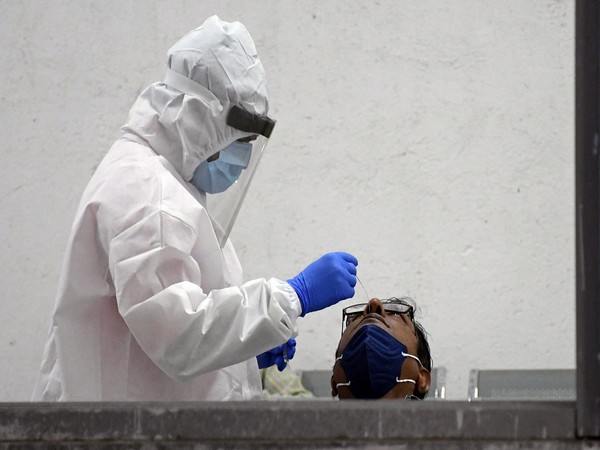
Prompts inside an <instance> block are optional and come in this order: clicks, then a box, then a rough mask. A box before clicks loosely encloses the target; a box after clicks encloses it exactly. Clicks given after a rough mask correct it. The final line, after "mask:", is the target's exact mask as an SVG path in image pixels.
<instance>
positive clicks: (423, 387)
mask: <svg viewBox="0 0 600 450" xmlns="http://www.w3.org/2000/svg"><path fill="white" fill-rule="evenodd" d="M430 386H431V374H430V373H429V370H427V369H426V368H425V367H423V368H422V369H421V372H419V378H417V391H418V392H419V393H420V394H427V393H428V392H429V387H430Z"/></svg>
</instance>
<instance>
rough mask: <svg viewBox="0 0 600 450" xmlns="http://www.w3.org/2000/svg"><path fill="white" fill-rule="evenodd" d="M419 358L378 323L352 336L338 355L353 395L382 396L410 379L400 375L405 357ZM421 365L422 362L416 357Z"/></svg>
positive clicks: (365, 327)
mask: <svg viewBox="0 0 600 450" xmlns="http://www.w3.org/2000/svg"><path fill="white" fill-rule="evenodd" d="M407 357H408V358H413V359H416V360H417V361H419V359H418V358H417V357H416V356H413V355H410V354H409V353H408V350H407V348H406V346H405V345H404V344H403V343H402V342H400V341H399V340H398V339H396V338H395V337H394V336H392V335H391V334H389V333H388V332H387V331H385V330H383V329H382V328H380V327H378V326H377V325H365V326H364V327H362V328H361V329H359V330H358V331H357V332H356V334H355V335H354V336H353V337H352V339H351V340H350V342H348V345H346V348H344V351H343V353H342V356H340V357H339V358H338V359H339V360H340V364H341V365H342V369H344V373H345V374H346V377H347V379H348V383H340V385H345V386H348V387H349V389H350V391H351V392H352V395H354V396H355V397H356V398H381V397H383V396H384V395H385V394H386V393H387V392H389V391H390V390H391V389H393V388H394V386H396V384H397V383H413V384H416V381H415V380H411V379H400V371H401V369H402V364H403V363H404V361H405V359H406V358H407ZM419 365H420V367H421V362H420V361H419Z"/></svg>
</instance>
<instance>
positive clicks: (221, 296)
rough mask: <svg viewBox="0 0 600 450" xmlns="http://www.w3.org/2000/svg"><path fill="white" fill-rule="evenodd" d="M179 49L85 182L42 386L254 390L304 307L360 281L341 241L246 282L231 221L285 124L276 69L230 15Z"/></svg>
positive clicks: (128, 392) (343, 293)
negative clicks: (278, 108) (269, 69)
mask: <svg viewBox="0 0 600 450" xmlns="http://www.w3.org/2000/svg"><path fill="white" fill-rule="evenodd" d="M167 56H168V58H167V66H168V69H167V73H166V77H165V79H164V81H163V82H157V83H154V84H151V85H150V86H148V87H147V88H146V89H145V90H144V91H143V92H142V93H141V95H140V96H139V98H138V99H137V101H136V102H135V104H134V105H133V107H132V109H131V111H130V114H129V119H128V122H127V123H126V125H125V126H124V127H123V133H122V135H121V137H120V138H119V139H118V140H117V141H116V142H115V144H114V145H113V146H112V147H111V149H110V150H109V152H108V153H107V155H106V156H105V157H104V159H103V161H102V162H101V164H100V165H99V166H98V168H97V170H96V172H95V173H94V175H93V176H92V178H91V180H90V182H89V184H88V186H87V187H86V189H85V191H84V193H83V196H82V199H81V202H80V205H79V207H78V210H77V213H76V217H75V221H74V224H73V228H72V232H71V237H70V240H69V243H68V246H67V250H66V257H65V262H64V266H63V270H62V275H61V280H60V283H59V288H58V296H57V301H56V305H55V309H54V314H53V317H52V323H51V326H50V331H49V337H48V341H47V343H46V347H45V350H44V356H43V361H42V366H41V371H40V375H39V378H38V381H37V384H36V387H35V389H34V393H33V397H32V399H33V400H36V401H53V400H58V401H79V400H86V401H90V400H91V401H93V400H102V401H105V400H142V401H147V400H152V401H157V400H158V401H159V400H169V401H178V400H236V399H237V400H240V399H250V398H254V397H257V396H260V392H261V379H260V374H259V368H263V367H268V366H271V365H273V364H277V366H278V367H279V368H280V369H281V370H282V369H283V368H284V367H285V364H286V362H287V359H288V358H291V357H292V356H293V353H294V351H295V342H294V337H295V336H296V334H297V326H296V322H297V319H298V317H299V316H304V315H306V314H307V313H310V312H312V311H317V310H320V309H323V308H326V307H328V306H330V305H332V304H335V303H337V302H339V301H340V300H343V299H346V298H350V297H352V296H353V295H354V286H355V284H356V266H357V264H358V263H357V261H356V259H355V258H354V257H353V256H352V255H350V254H348V253H342V252H339V253H328V254H326V255H324V256H322V257H321V258H319V259H317V260H316V261H315V262H313V263H312V264H310V265H309V266H308V267H306V269H304V270H303V271H302V272H300V273H299V274H298V275H297V276H296V277H294V278H292V279H290V280H287V281H283V280H279V279H275V278H271V279H269V280H266V279H256V280H252V281H248V282H246V283H244V282H243V280H242V268H241V267H240V263H239V261H238V258H237V256H236V253H235V251H234V249H233V247H232V245H231V242H230V241H229V240H228V235H229V231H230V230H231V226H232V224H233V221H234V220H235V216H236V215H237V211H238V209H239V206H240V204H241V202H242V200H243V197H244V194H245V192H246V189H247V187H248V183H249V182H250V180H251V179H252V175H253V173H254V170H255V169H256V165H257V163H258V160H259V159H260V156H261V154H262V151H263V149H264V145H265V143H266V140H267V138H268V137H269V136H270V134H271V131H272V130H273V127H274V125H275V122H274V121H273V120H271V119H270V118H269V117H268V116H267V110H268V96H267V89H266V84H265V78H264V70H263V67H262V65H261V63H260V60H259V59H258V56H257V54H256V50H255V47H254V43H253V41H252V38H251V37H250V35H249V34H248V32H247V31H246V29H245V27H244V26H243V25H242V24H240V23H238V22H233V23H227V22H223V21H221V20H220V19H219V18H218V17H216V16H213V17H211V18H209V19H208V20H207V21H206V22H205V23H204V24H203V25H202V26H200V27H199V28H197V29H195V30H193V31H191V32H190V33H189V34H187V35H186V36H184V37H183V38H182V39H181V40H180V41H178V42H177V43H176V44H175V45H174V46H173V47H172V48H171V49H170V50H169V51H168V55H167Z"/></svg>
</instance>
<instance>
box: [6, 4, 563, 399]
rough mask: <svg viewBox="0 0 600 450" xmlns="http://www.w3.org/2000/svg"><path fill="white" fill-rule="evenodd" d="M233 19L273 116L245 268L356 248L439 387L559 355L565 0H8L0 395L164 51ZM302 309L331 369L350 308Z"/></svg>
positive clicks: (245, 234) (27, 349)
mask: <svg viewBox="0 0 600 450" xmlns="http://www.w3.org/2000/svg"><path fill="white" fill-rule="evenodd" d="M215 13H216V14H218V15H219V16H221V18H223V19H225V20H230V21H232V20H240V21H242V22H243V23H244V24H245V25H246V26H247V28H248V29H249V31H250V33H251V34H252V35H253V37H254V39H255V42H256V46H257V48H258V51H259V55H261V59H262V60H263V64H264V66H265V68H266V70H267V74H268V79H269V88H270V93H271V100H272V101H271V104H272V110H271V114H272V116H273V117H275V118H277V120H278V123H277V127H276V130H275V133H274V135H273V138H272V140H271V143H270V144H269V148H268V151H267V154H266V155H265V158H264V159H263V162H262V167H261V168H260V169H259V173H258V174H257V176H256V179H255V184H254V185H253V187H252V189H251V191H250V193H249V195H248V198H247V201H246V204H245V205H244V207H243V209H242V212H241V214H240V216H239V219H238V222H237V224H236V227H235V228H234V233H233V236H232V238H233V240H234V243H235V244H236V247H237V249H238V252H239V255H240V258H241V260H242V263H243V265H244V267H245V270H246V276H247V278H249V279H250V278H253V277H269V276H276V277H280V278H284V279H285V278H287V277H290V276H293V275H295V274H296V273H297V272H298V271H299V270H301V269H302V268H303V267H304V266H306V265H307V264H308V263H310V262H311V261H312V260H314V259H315V258H317V257H318V256H320V255H321V254H322V253H324V252H327V251H332V250H344V251H349V252H352V253H354V254H355V255H356V256H357V257H358V259H359V264H360V265H359V276H360V278H361V279H362V281H363V282H364V284H365V286H366V288H367V290H368V295H369V296H370V297H374V296H377V297H386V296H402V295H410V296H412V297H413V298H414V299H415V300H416V301H417V302H418V304H419V305H420V307H421V309H422V316H421V321H422V323H423V324H424V326H425V327H426V328H427V330H428V331H429V333H430V334H431V337H430V343H431V346H432V350H433V355H434V363H435V365H438V366H445V367H446V368H447V370H448V396H449V397H451V398H465V396H466V392H467V376H468V371H469V369H470V368H474V367H478V368H571V367H574V366H575V336H574V335H575V327H574V293H575V279H574V239H573V235H574V231H573V230H574V213H573V204H574V189H573V185H574V160H573V152H574V150H573V145H574V136H573V134H574V124H573V114H574V107H573V84H574V56H573V53H574V37H573V32H574V24H573V20H574V17H573V2H572V1H568V0H564V1H561V0H527V1H524V0H504V1H501V2H500V1H497V0H485V1H481V0H460V1H453V2H445V1H442V0H439V1H435V0H427V1H423V0H421V1H408V0H404V1H397V0H381V1H376V2H357V1H342V0H339V1H326V0H313V1H302V2H298V1H292V0H283V1H275V0H271V1H265V0H253V1H243V2H242V1H224V0H212V1H202V2H198V1H183V0H179V1H173V0H172V1H169V2H159V1H145V2H142V1H137V2H123V1H121V0H118V1H117V0H111V1H96V2H91V1H76V0H72V1H58V0H55V1H41V0H40V1H28V2H18V1H6V0H5V1H0V42H2V44H1V47H0V71H1V79H2V82H1V83H0V101H1V105H2V106H1V109H0V136H1V138H2V139H1V140H0V151H1V152H2V157H3V164H2V165H1V167H0V193H1V195H0V208H1V211H2V212H3V213H2V220H1V222H0V239H1V243H2V247H1V249H2V251H1V256H0V258H1V259H0V261H1V264H2V270H1V271H0V277H1V278H0V280H1V282H0V286H2V291H3V292H2V306H1V309H0V379H1V380H2V383H0V400H2V401H20V400H27V399H28V398H29V395H30V392H31V389H32V386H33V383H34V381H35V377H36V374H37V370H38V368H39V363H40V360H41V354H42V350H43V345H44V341H45V336H46V331H47V327H48V324H49V320H50V314H51V310H52V306H53V302H54V294H55V290H56V284H57V280H58V276H59V272H60V265H61V261H62V254H63V250H64V247H65V244H66V241H67V237H68V234H69V228H70V223H71V220H72V218H73V214H74V212H75V209H76V206H77V202H78V200H79V196H80V194H81V192H82V190H83V188H84V186H85V184H86V182H87V180H88V179H89V177H90V175H91V174H92V172H93V170H94V167H95V166H96V165H97V164H98V162H99V161H100V159H101V158H102V157H103V155H104V153H105V152H106V151H107V150H108V147H109V146H110V144H111V143H112V141H113V139H114V138H115V137H116V136H117V135H118V132H119V127H120V126H121V124H122V123H123V122H124V120H125V119H126V116H127V112H128V109H129V107H130V106H131V104H132V103H133V101H134V99H135V98H136V96H137V94H138V92H139V91H140V90H141V89H142V88H143V87H145V85H147V84H148V83H150V82H152V81H155V80H158V79H160V78H161V77H162V74H163V71H164V64H165V55H166V50H167V49H168V48H169V47H170V46H171V44H173V43H174V42H175V41H176V40H177V39H178V38H179V37H180V36H182V35H183V34H185V33H186V32H187V31H189V30H191V29H192V28H194V27H196V26H197V25H199V24H200V23H201V22H203V21H204V19H206V18H207V17H208V16H209V15H212V14H215ZM365 298H366V296H365V294H364V293H363V292H362V291H361V290H360V289H358V290H357V295H356V298H355V300H348V301H346V302H343V303H342V304H340V305H337V306H335V307H332V308H331V309H330V310H327V311H323V312H319V313H315V314H312V315H309V316H308V317H306V318H304V319H301V321H300V322H301V323H300V336H299V338H298V346H299V348H298V353H297V356H296V359H295V360H294V367H295V368H297V369H313V368H318V369H327V368H330V367H331V366H332V363H333V353H334V349H335V346H336V344H337V340H338V337H339V330H340V314H341V313H340V311H341V308H342V307H343V306H346V305H349V304H352V303H353V302H356V300H358V301H363V300H365Z"/></svg>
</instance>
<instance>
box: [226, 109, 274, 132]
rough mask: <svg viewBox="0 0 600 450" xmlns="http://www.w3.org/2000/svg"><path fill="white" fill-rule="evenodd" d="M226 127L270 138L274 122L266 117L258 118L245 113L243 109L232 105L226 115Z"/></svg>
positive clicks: (255, 115)
mask: <svg viewBox="0 0 600 450" xmlns="http://www.w3.org/2000/svg"><path fill="white" fill-rule="evenodd" d="M227 125H229V126H231V127H233V128H235V129H237V130H240V131H247V132H248V133H256V134H261V135H263V136H264V137H266V138H268V137H271V133H272V132H273V128H275V121H274V120H273V119H270V118H269V117H267V116H259V115H257V114H252V113H250V112H248V111H246V110H245V109H244V108H242V107H240V106H238V105H233V106H232V107H231V109H230V110H229V113H228V114H227Z"/></svg>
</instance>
